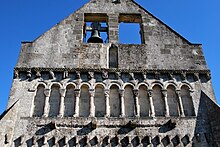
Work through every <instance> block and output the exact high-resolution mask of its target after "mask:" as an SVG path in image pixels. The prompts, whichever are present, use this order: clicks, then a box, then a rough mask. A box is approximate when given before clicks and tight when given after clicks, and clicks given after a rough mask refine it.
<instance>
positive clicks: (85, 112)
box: [79, 84, 90, 117]
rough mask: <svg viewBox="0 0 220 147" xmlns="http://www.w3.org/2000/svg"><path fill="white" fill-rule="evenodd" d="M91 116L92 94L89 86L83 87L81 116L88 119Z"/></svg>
mask: <svg viewBox="0 0 220 147" xmlns="http://www.w3.org/2000/svg"><path fill="white" fill-rule="evenodd" d="M89 114H90V93H89V86H88V84H83V85H81V88H80V98H79V116H80V117H88V116H89Z"/></svg>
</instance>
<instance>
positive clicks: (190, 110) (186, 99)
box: [181, 85, 195, 116]
mask: <svg viewBox="0 0 220 147" xmlns="http://www.w3.org/2000/svg"><path fill="white" fill-rule="evenodd" d="M181 98H182V104H183V110H184V114H185V116H195V110H194V105H193V100H192V97H191V95H190V88H189V87H188V86H186V85H183V86H182V87H181Z"/></svg>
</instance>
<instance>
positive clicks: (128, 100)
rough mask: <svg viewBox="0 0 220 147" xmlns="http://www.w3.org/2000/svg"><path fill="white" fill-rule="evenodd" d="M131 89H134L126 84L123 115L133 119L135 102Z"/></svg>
mask: <svg viewBox="0 0 220 147" xmlns="http://www.w3.org/2000/svg"><path fill="white" fill-rule="evenodd" d="M133 88H134V87H133V86H132V85H131V84H127V85H126V86H125V89H124V90H125V91H124V102H125V103H124V105H125V115H126V116H128V117H134V115H135V101H134V93H133Z"/></svg>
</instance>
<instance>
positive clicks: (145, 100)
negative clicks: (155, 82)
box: [138, 84, 150, 117]
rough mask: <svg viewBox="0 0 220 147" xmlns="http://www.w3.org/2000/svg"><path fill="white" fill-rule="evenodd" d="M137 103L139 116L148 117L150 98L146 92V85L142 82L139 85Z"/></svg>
mask: <svg viewBox="0 0 220 147" xmlns="http://www.w3.org/2000/svg"><path fill="white" fill-rule="evenodd" d="M138 94H139V97H138V98H139V105H140V116H141V117H149V114H150V100H149V97H148V93H147V86H146V85H145V84H142V85H140V86H139V90H138Z"/></svg>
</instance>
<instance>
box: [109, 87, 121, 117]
mask: <svg viewBox="0 0 220 147" xmlns="http://www.w3.org/2000/svg"><path fill="white" fill-rule="evenodd" d="M119 115H120V95H119V86H118V85H117V84H113V85H111V87H110V116H111V117H119Z"/></svg>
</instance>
